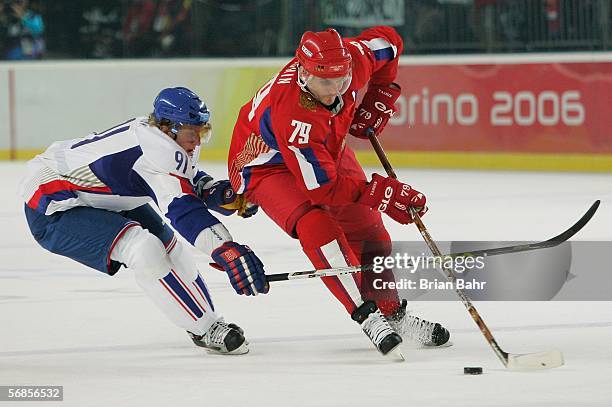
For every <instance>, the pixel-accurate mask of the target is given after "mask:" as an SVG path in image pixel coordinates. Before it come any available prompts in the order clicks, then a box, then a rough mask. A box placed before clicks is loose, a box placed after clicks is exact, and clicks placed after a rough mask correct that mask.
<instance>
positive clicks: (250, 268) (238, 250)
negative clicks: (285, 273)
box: [212, 242, 270, 295]
mask: <svg viewBox="0 0 612 407" xmlns="http://www.w3.org/2000/svg"><path fill="white" fill-rule="evenodd" d="M212 258H213V260H214V261H215V263H216V264H217V265H218V266H220V267H222V268H223V270H224V271H225V272H226V273H227V275H228V277H229V280H230V283H232V287H234V290H236V293H238V294H241V295H242V294H244V295H257V294H267V293H268V291H269V290H270V285H269V283H268V282H267V281H266V275H265V270H264V268H263V263H262V262H261V260H259V258H258V257H257V256H256V255H255V253H253V251H252V250H251V249H250V248H249V246H245V245H242V244H238V243H236V242H225V243H223V245H222V246H220V247H218V248H216V249H215V250H214V251H213V252H212Z"/></svg>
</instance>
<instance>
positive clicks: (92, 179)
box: [20, 117, 220, 244]
mask: <svg viewBox="0 0 612 407" xmlns="http://www.w3.org/2000/svg"><path fill="white" fill-rule="evenodd" d="M198 156H199V148H198V149H196V151H195V152H194V155H193V157H194V158H193V159H192V158H190V157H189V156H188V154H187V153H186V152H185V150H184V149H183V148H181V147H180V146H179V145H178V144H177V143H176V142H175V141H174V140H172V139H171V138H170V137H168V136H167V135H166V134H164V133H163V132H161V131H160V130H159V129H158V128H156V127H153V126H149V125H148V124H147V117H138V118H135V119H132V120H128V121H126V122H124V123H121V124H118V125H117V126H114V127H112V128H110V129H108V130H106V131H104V132H101V133H94V134H92V135H90V136H88V137H86V138H80V139H74V140H66V141H58V142H56V143H53V144H52V145H51V146H50V147H49V148H48V149H47V150H46V151H45V152H44V153H42V154H40V155H38V156H36V157H35V158H34V159H32V160H31V161H29V162H28V169H27V174H26V176H25V179H24V180H23V182H22V184H21V191H20V193H21V196H22V197H23V199H24V200H25V202H26V204H27V205H28V206H29V207H30V208H32V209H34V210H36V211H38V212H40V213H43V214H45V215H51V214H53V213H55V212H58V211H65V210H68V209H71V208H74V207H77V206H89V207H93V208H101V209H106V210H110V211H116V212H120V211H124V210H130V209H134V208H137V207H138V206H141V205H143V204H145V203H147V202H151V201H153V202H155V204H156V205H157V206H158V207H159V209H160V210H161V212H162V213H163V214H165V216H166V217H167V218H168V219H169V220H170V224H171V225H172V226H173V228H174V229H175V230H176V231H178V232H179V233H180V234H181V235H182V236H183V237H184V238H185V239H186V240H188V241H189V242H190V243H191V244H194V241H195V239H196V238H197V236H198V235H199V234H200V232H201V231H202V230H204V229H206V228H208V227H210V226H212V225H215V224H218V223H220V222H219V220H218V219H217V218H216V217H215V216H213V215H212V214H211V213H210V212H209V211H208V209H207V208H206V205H205V204H204V203H203V202H202V200H200V199H199V198H198V197H197V196H196V194H195V192H194V188H193V184H194V183H195V182H196V181H197V179H199V178H200V177H201V176H204V175H206V174H205V173H204V172H202V171H197V168H196V165H195V162H197V159H198Z"/></svg>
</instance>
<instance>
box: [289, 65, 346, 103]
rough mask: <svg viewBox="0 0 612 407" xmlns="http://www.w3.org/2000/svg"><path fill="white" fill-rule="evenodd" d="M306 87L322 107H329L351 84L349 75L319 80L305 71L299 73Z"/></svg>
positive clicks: (319, 78)
mask: <svg viewBox="0 0 612 407" xmlns="http://www.w3.org/2000/svg"><path fill="white" fill-rule="evenodd" d="M301 74H302V78H303V79H304V82H305V83H306V87H307V88H308V90H309V91H310V93H312V95H313V96H314V97H316V98H317V99H318V100H319V101H320V102H321V103H323V104H324V105H331V104H332V103H334V101H335V100H336V97H337V96H338V95H341V94H343V93H344V92H346V90H347V89H348V87H349V85H350V83H351V75H346V76H341V77H339V78H321V77H319V76H316V75H312V74H310V73H308V72H306V71H305V70H302V71H301Z"/></svg>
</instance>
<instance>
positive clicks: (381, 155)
mask: <svg viewBox="0 0 612 407" xmlns="http://www.w3.org/2000/svg"><path fill="white" fill-rule="evenodd" d="M369 138H370V142H371V143H372V146H373V147H374V151H376V155H377V156H378V159H379V160H380V162H381V163H382V165H383V167H384V168H385V171H386V172H387V175H389V177H391V178H395V179H397V176H396V175H395V171H394V170H393V167H391V163H390V162H389V160H388V159H387V155H386V154H385V152H384V150H383V148H382V146H381V145H380V142H379V141H378V139H377V138H376V136H375V135H374V134H373V133H372V132H371V133H370V134H369ZM409 209H410V214H411V215H412V218H413V219H414V223H415V225H416V227H417V228H418V229H419V232H420V233H421V236H422V237H423V239H424V240H425V243H427V246H428V247H429V249H430V250H431V252H432V254H433V255H434V256H438V257H442V252H441V251H440V249H439V248H438V245H436V242H434V240H433V239H432V238H431V236H430V234H429V231H428V230H427V228H426V227H425V224H424V223H423V221H422V220H421V218H420V216H419V214H418V213H417V211H416V210H415V209H414V208H412V207H410V208H409ZM441 266H442V271H444V274H446V277H447V278H448V279H449V281H451V282H453V283H455V282H456V280H457V277H456V276H455V274H454V273H453V271H452V270H451V269H449V268H448V267H445V266H444V264H442V265H441ZM453 285H454V287H455V292H456V293H457V295H458V296H459V298H460V299H461V302H462V303H463V305H464V306H465V307H466V309H467V310H468V312H469V314H470V316H471V317H472V319H473V320H474V322H475V323H476V325H478V328H479V329H480V332H482V334H483V335H484V337H485V339H486V340H487V342H488V343H489V345H490V346H491V348H492V349H493V351H494V352H495V354H496V355H497V357H498V358H499V360H500V361H501V362H502V363H503V365H504V366H508V353H507V352H504V351H503V350H502V349H501V348H500V346H499V345H498V344H497V341H496V340H495V338H494V337H493V334H492V333H491V330H490V329H489V327H488V326H487V325H486V324H485V322H484V320H483V319H482V317H481V316H480V314H479V313H478V311H477V310H476V308H475V307H474V305H472V302H471V301H470V299H469V298H468V297H467V296H466V295H465V293H464V292H463V291H461V290H460V289H458V288H456V287H457V286H456V284H453Z"/></svg>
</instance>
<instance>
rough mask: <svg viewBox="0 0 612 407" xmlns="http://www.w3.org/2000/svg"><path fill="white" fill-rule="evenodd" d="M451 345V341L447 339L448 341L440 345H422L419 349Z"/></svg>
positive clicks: (448, 346)
mask: <svg viewBox="0 0 612 407" xmlns="http://www.w3.org/2000/svg"><path fill="white" fill-rule="evenodd" d="M453 345H454V343H453V341H448V342H446V343H445V344H442V345H422V346H421V349H440V348H450V347H451V346H453Z"/></svg>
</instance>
